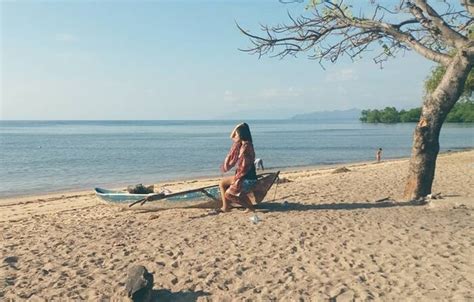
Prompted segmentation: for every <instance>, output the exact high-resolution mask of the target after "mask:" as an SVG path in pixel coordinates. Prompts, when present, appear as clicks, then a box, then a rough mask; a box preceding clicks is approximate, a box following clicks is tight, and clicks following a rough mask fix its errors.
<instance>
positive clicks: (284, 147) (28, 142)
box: [0, 119, 474, 198]
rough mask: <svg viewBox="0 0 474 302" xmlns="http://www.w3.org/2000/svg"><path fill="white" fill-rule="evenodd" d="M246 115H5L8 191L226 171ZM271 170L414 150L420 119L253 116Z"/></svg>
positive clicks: (446, 141)
mask: <svg viewBox="0 0 474 302" xmlns="http://www.w3.org/2000/svg"><path fill="white" fill-rule="evenodd" d="M239 122H241V121H230V120H225V121H218V120H210V121H0V198H2V197H14V196H28V195H35V194H43V193H51V192H68V191H79V190H92V189H93V188H94V187H105V188H116V187H122V186H127V185H130V184H139V183H142V184H150V183H157V182H165V181H171V180H181V179H194V178H199V177H215V176H220V175H221V174H220V172H219V166H220V164H221V162H222V161H223V159H224V157H225V156H226V154H227V152H228V149H229V148H230V145H231V140H230V138H229V133H230V131H231V130H232V129H233V128H234V126H235V125H236V124H237V123H239ZM246 122H247V123H248V124H249V125H250V128H251V131H252V136H253V141H254V147H255V151H256V156H257V157H258V158H262V159H263V163H264V165H265V168H266V169H285V168H292V167H294V168H297V167H306V166H326V165H332V164H342V163H349V162H363V161H373V160H374V159H375V152H376V150H377V149H378V148H383V159H393V158H400V157H407V156H409V155H410V151H411V145H412V137H413V131H414V128H415V124H414V123H404V124H366V123H361V122H359V121H355V120H334V121H328V120H325V121H317V120H290V119H288V120H247V121H246ZM440 145H441V151H449V150H451V151H456V150H462V149H469V148H473V147H474V125H472V124H445V125H444V126H443V129H442V131H441V136H440Z"/></svg>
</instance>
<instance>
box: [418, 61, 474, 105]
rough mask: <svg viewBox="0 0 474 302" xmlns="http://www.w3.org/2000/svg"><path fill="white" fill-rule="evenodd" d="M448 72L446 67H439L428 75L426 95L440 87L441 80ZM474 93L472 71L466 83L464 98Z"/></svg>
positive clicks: (473, 74) (473, 72)
mask: <svg viewBox="0 0 474 302" xmlns="http://www.w3.org/2000/svg"><path fill="white" fill-rule="evenodd" d="M445 72H446V67H444V66H442V65H438V66H436V67H435V68H433V70H431V73H430V74H429V75H428V77H427V78H426V80H425V94H428V93H432V92H433V91H434V90H435V89H436V87H438V84H439V82H441V79H442V78H443V76H444V73H445ZM473 91H474V70H473V69H471V71H470V72H469V74H468V76H467V79H466V82H465V83H464V90H463V97H469V96H471V95H472V92H473Z"/></svg>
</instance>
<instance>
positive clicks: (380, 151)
mask: <svg viewBox="0 0 474 302" xmlns="http://www.w3.org/2000/svg"><path fill="white" fill-rule="evenodd" d="M375 159H376V160H377V162H378V163H379V162H380V161H381V160H382V148H379V149H378V150H377V153H375Z"/></svg>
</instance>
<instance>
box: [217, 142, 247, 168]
mask: <svg viewBox="0 0 474 302" xmlns="http://www.w3.org/2000/svg"><path fill="white" fill-rule="evenodd" d="M241 146H242V143H241V142H235V143H233V144H232V147H230V150H229V153H228V154H227V156H226V157H225V159H224V163H223V164H222V165H221V171H222V172H227V171H229V170H230V169H232V167H233V166H235V164H236V163H237V161H238V160H239V152H240V147H241Z"/></svg>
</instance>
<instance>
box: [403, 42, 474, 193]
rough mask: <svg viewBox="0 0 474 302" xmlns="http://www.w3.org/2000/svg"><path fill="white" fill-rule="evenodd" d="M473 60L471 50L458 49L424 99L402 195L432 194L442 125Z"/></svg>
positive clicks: (459, 91)
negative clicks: (469, 52)
mask: <svg viewBox="0 0 474 302" xmlns="http://www.w3.org/2000/svg"><path fill="white" fill-rule="evenodd" d="M473 61H474V60H473V56H472V54H469V55H468V54H467V53H466V52H464V51H462V50H460V51H458V54H456V55H455V56H454V57H453V58H452V59H451V62H450V63H449V65H448V66H447V69H446V73H445V74H444V76H443V78H442V80H441V82H440V83H439V85H438V87H436V89H435V91H433V92H432V93H431V94H429V95H427V96H426V98H425V100H424V101H423V106H422V109H421V116H420V121H419V122H418V125H417V126H416V128H415V133H414V135H413V148H412V155H411V159H410V166H409V171H408V179H407V183H406V185H405V192H404V197H405V199H408V200H415V199H418V198H420V197H424V196H426V195H428V194H431V187H432V184H433V179H434V175H435V167H436V158H437V157H438V152H439V134H440V131H441V126H442V125H443V122H444V120H445V119H446V116H447V115H448V113H449V111H450V110H451V108H453V106H454V104H455V103H456V102H457V101H458V99H459V97H460V96H461V94H462V92H463V88H464V83H465V81H466V78H467V76H468V74H469V72H470V71H471V69H472V66H473Z"/></svg>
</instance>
